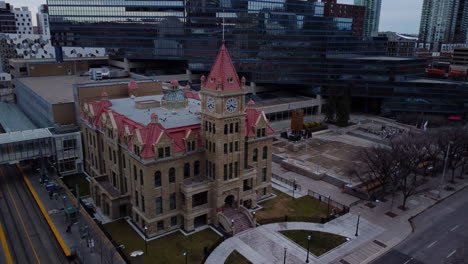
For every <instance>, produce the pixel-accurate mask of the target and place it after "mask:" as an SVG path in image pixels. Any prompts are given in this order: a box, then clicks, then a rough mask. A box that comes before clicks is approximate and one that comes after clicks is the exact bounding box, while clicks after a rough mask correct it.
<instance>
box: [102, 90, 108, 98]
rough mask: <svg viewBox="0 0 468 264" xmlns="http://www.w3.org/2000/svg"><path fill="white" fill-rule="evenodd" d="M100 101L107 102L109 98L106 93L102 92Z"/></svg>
mask: <svg viewBox="0 0 468 264" xmlns="http://www.w3.org/2000/svg"><path fill="white" fill-rule="evenodd" d="M101 100H109V96H108V95H107V92H105V91H104V92H102V93H101Z"/></svg>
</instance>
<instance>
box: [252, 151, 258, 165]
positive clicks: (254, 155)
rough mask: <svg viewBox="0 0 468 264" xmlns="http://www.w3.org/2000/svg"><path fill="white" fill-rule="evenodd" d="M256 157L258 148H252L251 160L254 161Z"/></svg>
mask: <svg viewBox="0 0 468 264" xmlns="http://www.w3.org/2000/svg"><path fill="white" fill-rule="evenodd" d="M257 159H258V149H254V150H253V155H252V161H253V162H256V161H257Z"/></svg>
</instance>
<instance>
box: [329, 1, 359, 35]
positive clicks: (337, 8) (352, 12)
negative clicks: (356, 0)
mask: <svg viewBox="0 0 468 264" xmlns="http://www.w3.org/2000/svg"><path fill="white" fill-rule="evenodd" d="M322 2H323V3H324V4H325V16H326V17H342V18H352V19H353V26H352V30H353V35H355V36H363V35H364V19H365V14H366V8H365V7H364V6H358V5H344V4H338V3H337V2H336V0H322Z"/></svg>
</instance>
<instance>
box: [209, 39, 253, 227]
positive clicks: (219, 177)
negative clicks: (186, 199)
mask: <svg viewBox="0 0 468 264" xmlns="http://www.w3.org/2000/svg"><path fill="white" fill-rule="evenodd" d="M201 94H202V135H203V138H204V140H205V142H204V143H205V149H206V152H205V153H206V155H205V158H206V160H205V164H204V165H205V173H206V175H207V176H208V177H209V178H211V179H212V180H213V185H212V188H211V190H210V192H211V194H210V195H211V198H212V199H210V200H211V201H213V203H214V204H212V205H211V207H212V208H216V211H215V212H213V213H214V214H216V213H217V212H220V211H223V210H224V209H225V208H226V207H229V208H234V209H235V208H238V206H239V202H240V199H239V198H240V196H241V193H242V190H241V189H242V175H243V172H244V170H245V160H244V154H243V153H244V148H245V78H244V77H243V78H242V79H239V77H238V75H237V72H236V70H235V68H234V65H233V64H232V61H231V58H230V56H229V53H228V51H227V49H226V47H225V45H224V42H223V44H222V46H221V48H220V49H219V52H218V55H217V57H216V60H215V62H214V64H213V66H212V68H211V71H210V73H209V74H208V77H205V76H202V78H201ZM213 218H214V219H215V218H216V217H213Z"/></svg>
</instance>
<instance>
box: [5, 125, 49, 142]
mask: <svg viewBox="0 0 468 264" xmlns="http://www.w3.org/2000/svg"><path fill="white" fill-rule="evenodd" d="M51 136H52V133H51V132H50V131H49V129H47V128H39V129H34V130H24V131H18V132H10V133H6V134H0V144H7V143H13V142H18V141H25V140H35V139H40V138H48V137H51Z"/></svg>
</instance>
